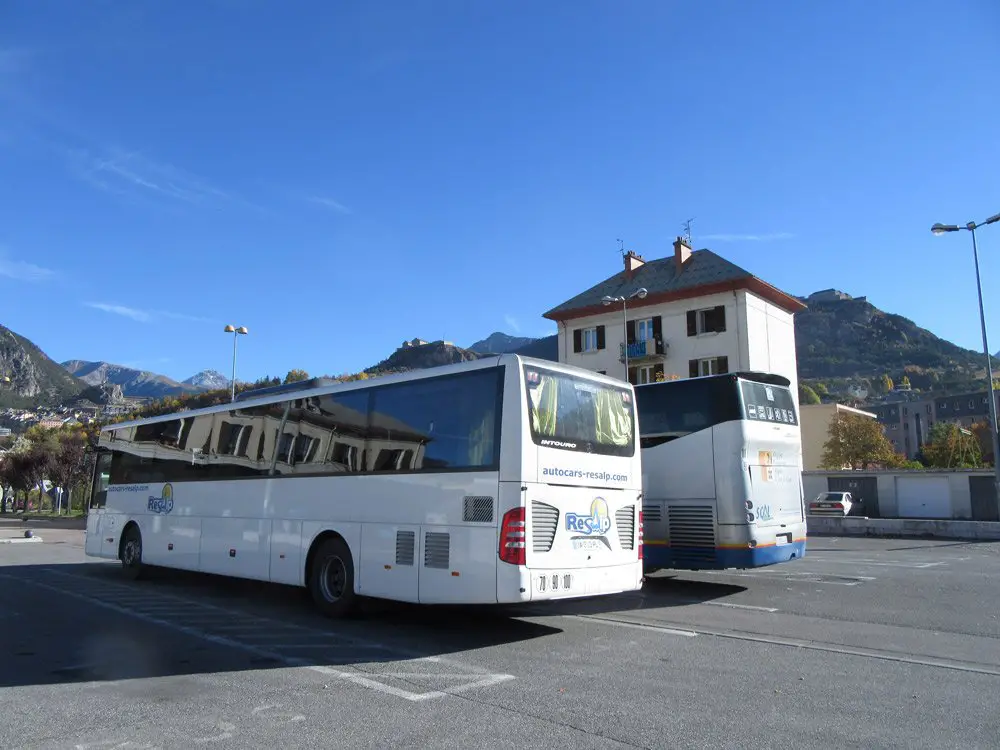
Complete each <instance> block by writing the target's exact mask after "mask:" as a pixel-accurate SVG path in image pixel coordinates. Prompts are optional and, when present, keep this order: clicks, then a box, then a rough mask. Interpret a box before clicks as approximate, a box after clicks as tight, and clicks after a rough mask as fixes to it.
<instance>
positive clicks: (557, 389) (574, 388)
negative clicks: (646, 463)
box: [524, 367, 635, 456]
mask: <svg viewBox="0 0 1000 750" xmlns="http://www.w3.org/2000/svg"><path fill="white" fill-rule="evenodd" d="M524 381H525V386H526V390H527V393H528V411H529V413H530V417H531V437H532V439H533V440H534V441H535V443H536V444H537V445H542V446H545V447H550V448H562V449H565V450H575V451H580V452H583V453H596V454H601V455H606V456H632V455H634V454H635V417H634V411H633V409H634V404H633V402H632V394H631V391H630V390H629V389H627V388H619V387H615V386H611V385H606V384H604V383H599V382H595V381H593V380H588V379H585V378H580V377H577V376H574V375H566V374H564V373H560V372H555V371H553V370H545V369H542V368H537V367H528V368H525V371H524Z"/></svg>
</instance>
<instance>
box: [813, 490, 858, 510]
mask: <svg viewBox="0 0 1000 750" xmlns="http://www.w3.org/2000/svg"><path fill="white" fill-rule="evenodd" d="M851 508H857V509H858V510H860V509H861V500H860V499H859V498H855V497H854V496H853V495H852V494H851V493H850V492H821V493H819V494H818V495H817V496H816V499H815V500H812V501H810V503H809V514H810V515H813V516H848V515H850V514H851Z"/></svg>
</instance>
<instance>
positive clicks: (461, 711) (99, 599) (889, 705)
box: [0, 528, 1000, 750]
mask: <svg viewBox="0 0 1000 750" xmlns="http://www.w3.org/2000/svg"><path fill="white" fill-rule="evenodd" d="M38 534H39V536H41V537H42V541H41V542H36V543H16V544H5V543H0V633H2V646H0V655H2V658H0V711H2V712H3V714H4V720H3V721H0V747H3V748H22V747H24V748H81V749H82V748H88V749H89V748H94V749H96V748H130V749H132V750H135V749H137V748H191V747H197V746H202V745H206V746H210V747H225V748H229V747H233V748H235V747H268V748H272V747H281V748H293V747H329V748H334V747H344V748H388V747H393V748H406V747H412V748H427V747H455V748H477V747H490V748H495V747H517V748H536V747H537V748H563V747H565V748H571V747H572V748H619V747H643V748H646V747H650V748H651V747H657V748H659V747H670V748H678V747H731V748H746V747H752V746H760V747H790V746H794V747H800V748H801V747H807V748H811V747H865V748H872V747H899V748H917V747H934V748H939V747H942V746H946V747H955V746H963V747H996V745H997V741H998V740H997V738H998V737H1000V715H998V712H997V710H996V706H997V700H996V695H997V692H998V690H1000V620H998V615H997V607H996V604H995V602H996V599H997V595H998V594H1000V586H998V584H997V581H998V580H1000V543H962V542H946V541H912V540H899V539H893V540H874V539H847V538H813V539H812V540H810V546H809V550H808V553H807V556H806V558H805V559H804V560H801V561H798V562H795V563H790V564H788V565H785V566H777V567H774V568H767V569H761V570H756V571H728V572H724V573H678V574H671V573H665V572H664V573H658V574H656V575H654V576H653V577H651V578H650V579H649V580H648V581H647V583H646V585H645V587H644V589H643V591H642V592H640V593H638V594H634V595H627V596H619V597H611V598H604V599H596V600H587V601H581V602H576V603H569V602H566V603H561V604H557V605H554V606H544V607H540V606H537V605H536V606H531V607H523V608H516V609H507V610H503V611H499V610H495V609H485V610H483V609H471V608H442V609H437V608H419V607H412V606H400V605H394V604H378V605H373V606H371V607H370V608H369V610H368V611H367V612H366V613H365V614H364V615H363V616H362V617H361V618H359V619H357V620H352V621H347V622H330V621H328V620H325V619H323V618H321V617H319V616H317V615H315V614H313V612H312V611H311V609H310V607H309V605H308V602H307V600H306V599H305V597H304V594H303V593H302V592H299V591H297V590H294V589H286V588H282V587H273V586H267V585H262V584H257V583H251V582H240V581H229V580H225V579H218V578H214V577H210V576H201V575H193V574H179V573H175V572H160V571H158V572H155V573H154V574H153V575H152V576H151V577H150V578H149V579H148V580H144V581H141V582H136V583H131V582H128V581H125V580H123V579H122V578H121V577H120V576H119V575H118V568H117V566H116V565H115V564H113V563H105V562H99V561H93V560H91V559H89V558H86V557H85V556H84V555H83V533H82V532H80V531H72V530H57V529H42V530H40V531H39V532H38ZM15 535H20V532H19V531H18V532H15V531H13V530H10V529H4V528H0V541H2V539H3V538H4V537H7V538H10V537H13V536H15Z"/></svg>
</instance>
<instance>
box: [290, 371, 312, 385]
mask: <svg viewBox="0 0 1000 750" xmlns="http://www.w3.org/2000/svg"><path fill="white" fill-rule="evenodd" d="M303 380H309V373H308V372H306V371H305V370H289V371H288V374H287V375H285V383H301V382H302V381H303Z"/></svg>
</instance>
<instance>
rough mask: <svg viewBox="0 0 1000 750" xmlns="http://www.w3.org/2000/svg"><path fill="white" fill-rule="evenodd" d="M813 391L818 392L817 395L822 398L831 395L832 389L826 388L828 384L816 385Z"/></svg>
mask: <svg viewBox="0 0 1000 750" xmlns="http://www.w3.org/2000/svg"><path fill="white" fill-rule="evenodd" d="M812 389H813V390H814V391H816V395H817V396H819V397H820V398H823V396H829V395H830V389H829V388H827V387H826V383H814V384H813V386H812Z"/></svg>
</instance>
